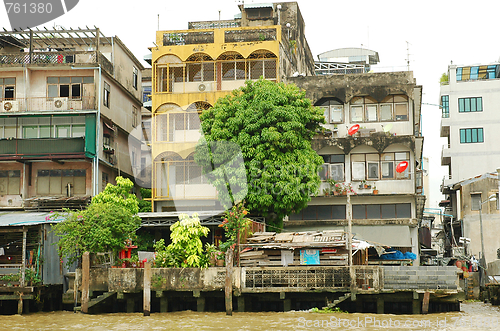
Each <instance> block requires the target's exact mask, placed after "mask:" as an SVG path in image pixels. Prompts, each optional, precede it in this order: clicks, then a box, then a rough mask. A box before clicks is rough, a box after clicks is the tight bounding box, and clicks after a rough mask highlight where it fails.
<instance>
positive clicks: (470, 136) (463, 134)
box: [460, 128, 484, 144]
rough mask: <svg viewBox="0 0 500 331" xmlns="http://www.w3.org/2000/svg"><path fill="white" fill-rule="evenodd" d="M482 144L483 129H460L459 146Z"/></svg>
mask: <svg viewBox="0 0 500 331" xmlns="http://www.w3.org/2000/svg"><path fill="white" fill-rule="evenodd" d="M483 142H484V135H483V128H474V129H460V143H461V144H469V143H483Z"/></svg>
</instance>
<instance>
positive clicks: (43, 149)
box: [0, 138, 85, 161]
mask: <svg viewBox="0 0 500 331" xmlns="http://www.w3.org/2000/svg"><path fill="white" fill-rule="evenodd" d="M84 157H85V138H39V139H0V161H8V160H43V159H51V160H52V159H74V158H84Z"/></svg>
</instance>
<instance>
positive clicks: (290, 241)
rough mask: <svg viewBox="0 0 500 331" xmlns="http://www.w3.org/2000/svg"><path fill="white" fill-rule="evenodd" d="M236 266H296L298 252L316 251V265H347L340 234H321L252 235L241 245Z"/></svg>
mask: <svg viewBox="0 0 500 331" xmlns="http://www.w3.org/2000/svg"><path fill="white" fill-rule="evenodd" d="M241 248H242V251H241V253H240V266H242V267H259V266H263V267H264V266H275V267H280V266H299V265H301V261H300V251H301V250H313V251H319V253H318V255H319V265H324V266H342V265H347V264H348V251H347V248H346V236H345V233H344V231H342V230H335V231H324V232H299V233H292V232H285V233H278V234H276V233H275V232H256V233H254V235H253V236H252V237H250V238H248V244H247V245H242V247H241Z"/></svg>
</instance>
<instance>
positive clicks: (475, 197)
mask: <svg viewBox="0 0 500 331" xmlns="http://www.w3.org/2000/svg"><path fill="white" fill-rule="evenodd" d="M480 205H481V193H471V195H470V210H479V206H480Z"/></svg>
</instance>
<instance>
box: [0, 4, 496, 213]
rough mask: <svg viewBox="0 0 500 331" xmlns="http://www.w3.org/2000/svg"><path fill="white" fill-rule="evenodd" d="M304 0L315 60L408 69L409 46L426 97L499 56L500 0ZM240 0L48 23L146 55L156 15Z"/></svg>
mask: <svg viewBox="0 0 500 331" xmlns="http://www.w3.org/2000/svg"><path fill="white" fill-rule="evenodd" d="M247 2H252V1H251V0H247ZM254 2H265V1H254ZM298 3H299V7H300V10H301V12H302V16H303V17H304V21H305V24H306V30H305V34H306V38H307V40H308V42H309V45H310V47H311V51H312V53H313V55H314V56H315V58H317V55H318V54H320V53H322V52H325V51H329V50H332V49H336V48H344V47H364V48H369V49H371V50H374V51H377V52H378V53H379V56H380V64H379V65H378V66H377V67H385V68H387V70H388V71H394V70H406V60H407V57H408V56H407V53H408V51H407V47H408V46H409V54H410V56H409V58H410V70H412V71H413V72H414V77H415V78H416V80H417V84H419V85H423V93H424V94H423V103H427V104H438V103H439V78H440V76H441V74H442V73H444V72H446V71H447V66H448V65H449V64H450V61H453V63H454V64H457V65H471V64H476V63H481V64H487V63H491V62H496V61H498V60H499V58H500V43H499V42H498V31H499V30H500V29H499V24H498V18H497V16H498V13H499V12H500V1H497V0H491V1H484V0H476V1H456V0H455V1H448V0H433V1H430V0H421V1H404V0H399V1H387V0H379V1H373V0H370V1H367V0H357V1H345V0H344V1H334V0H328V1H327V0H322V1H318V0H307V1H305V0H298ZM237 4H238V2H236V1H234V0H203V1H200V0H191V1H178V0H171V1H165V0H163V1H159V0H142V1H131V0H122V1H113V0H106V1H104V0H100V1H97V0H80V2H79V3H78V5H77V6H76V7H75V8H74V9H73V10H71V11H69V12H68V13H67V14H65V15H63V16H61V17H60V18H57V19H55V20H54V21H51V22H49V23H47V24H45V26H46V27H48V28H50V27H53V26H54V25H60V26H63V27H64V28H78V27H81V28H83V27H85V26H88V27H93V26H94V25H95V26H97V27H99V28H100V29H101V31H102V32H103V33H104V34H105V35H106V36H115V35H116V36H118V37H119V38H120V39H121V40H122V41H123V42H124V43H125V44H126V45H127V47H128V48H129V49H130V50H131V51H132V52H133V53H134V54H135V56H136V57H137V58H139V59H142V58H143V56H144V55H145V54H147V53H148V49H147V48H148V47H151V46H153V41H154V40H155V31H156V30H157V28H158V14H159V15H160V17H159V28H160V30H177V29H187V24H188V22H189V21H206V20H216V19H218V18H219V10H220V11H221V18H222V19H232V18H233V17H234V15H235V14H237V13H239V9H238V7H237ZM0 27H4V28H6V29H7V30H11V27H10V24H9V23H8V18H7V14H6V11H5V9H4V8H0ZM407 42H409V44H407ZM144 64H145V63H144ZM145 65H146V64H145ZM377 71H379V70H377ZM422 113H423V134H424V137H425V142H424V156H427V157H429V159H430V169H428V170H429V171H430V176H431V189H430V192H426V193H430V194H426V195H428V199H429V200H430V202H431V205H432V206H433V207H434V206H436V204H437V202H438V201H439V200H441V194H440V193H439V185H440V183H441V180H442V178H443V175H444V168H443V167H441V166H440V164H441V161H440V157H441V145H442V144H443V139H441V138H439V127H440V121H441V112H440V109H439V108H438V107H437V106H432V105H425V104H424V105H423V111H422ZM494 170H495V169H491V171H494Z"/></svg>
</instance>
